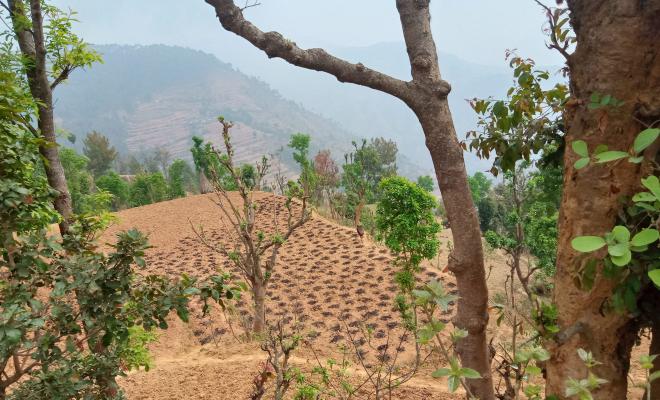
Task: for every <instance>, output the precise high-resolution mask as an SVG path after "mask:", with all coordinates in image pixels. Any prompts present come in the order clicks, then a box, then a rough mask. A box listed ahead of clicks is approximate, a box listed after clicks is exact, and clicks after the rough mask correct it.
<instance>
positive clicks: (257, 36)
mask: <svg viewBox="0 0 660 400" xmlns="http://www.w3.org/2000/svg"><path fill="white" fill-rule="evenodd" d="M205 1H206V2H207V3H208V4H209V5H211V6H212V7H214V8H215V12H216V15H217V17H218V19H219V20H220V23H221V24H222V26H223V27H224V28H225V29H226V30H228V31H230V32H233V33H235V34H236V35H238V36H241V37H242V38H244V39H246V40H247V41H249V42H250V43H252V44H253V45H254V46H255V47H257V48H259V49H261V50H262V51H264V52H265V53H266V54H267V55H268V57H269V58H274V57H277V58H281V59H283V60H285V61H286V62H288V63H290V64H293V65H296V66H298V67H302V68H306V69H311V70H314V71H321V72H325V73H328V74H330V75H333V76H334V77H336V78H337V80H338V81H340V82H348V83H354V84H356V85H361V86H367V87H370V88H372V89H375V90H379V91H381V92H385V93H389V94H391V95H392V96H395V97H398V98H399V99H401V100H403V101H404V102H408V101H410V100H412V97H413V95H414V91H413V90H412V85H411V83H409V82H405V81H402V80H399V79H396V78H393V77H391V76H389V75H386V74H383V73H381V72H378V71H375V70H372V69H370V68H367V67H365V66H364V65H363V64H361V63H357V64H352V63H350V62H348V61H345V60H342V59H340V58H337V57H335V56H333V55H331V54H329V53H328V52H326V51H325V50H323V49H319V48H314V49H307V50H304V49H301V48H300V47H298V46H297V45H296V44H295V43H294V42H292V41H290V40H287V39H285V38H284V37H283V36H282V35H281V34H280V33H278V32H263V31H261V30H260V29H259V28H257V27H256V26H255V25H253V24H252V23H251V22H250V21H248V20H246V19H245V18H244V17H243V12H242V11H243V9H241V8H240V7H237V6H236V4H234V1H233V0H205Z"/></svg>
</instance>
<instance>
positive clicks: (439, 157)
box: [396, 0, 495, 400]
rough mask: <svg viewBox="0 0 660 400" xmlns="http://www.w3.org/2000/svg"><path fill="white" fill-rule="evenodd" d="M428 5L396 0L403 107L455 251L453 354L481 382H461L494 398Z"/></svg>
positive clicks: (462, 181) (474, 248)
mask: <svg viewBox="0 0 660 400" xmlns="http://www.w3.org/2000/svg"><path fill="white" fill-rule="evenodd" d="M429 3H430V1H429V0H416V1H412V0H397V2H396V5H397V10H398V11H399V16H400V18H401V26H402V27H403V35H404V38H405V41H406V49H407V52H408V58H409V59H410V65H411V73H412V76H413V82H415V83H416V84H418V85H419V86H418V90H417V93H416V95H415V96H413V97H412V98H410V99H407V101H406V103H407V104H408V105H409V107H410V108H411V109H412V110H413V111H414V112H415V114H416V115H417V118H418V119H419V121H420V123H421V124H422V128H423V130H424V136H425V137H426V147H428V149H429V152H430V153H431V159H432V160H433V166H434V168H435V174H436V177H437V179H438V186H439V188H440V193H441V194H442V199H443V202H444V205H445V209H446V211H447V218H448V219H449V225H450V226H451V231H452V238H453V241H452V243H453V245H454V249H453V251H452V253H451V254H450V255H449V260H450V261H449V269H450V271H451V272H453V273H454V274H455V275H456V285H457V287H458V291H459V299H458V302H457V303H458V304H457V309H456V317H455V318H454V325H455V326H456V327H458V328H461V329H465V330H467V331H468V333H469V334H468V336H467V337H466V338H465V339H463V340H461V341H459V343H458V345H457V351H458V354H459V356H460V358H461V363H462V364H463V366H465V367H469V368H472V369H475V370H477V371H479V373H480V374H481V378H480V379H468V380H467V382H466V383H467V386H468V388H469V389H470V391H471V392H472V393H471V394H472V395H473V396H475V397H477V398H479V399H481V400H491V399H493V398H494V397H495V394H494V392H493V380H492V376H491V371H490V361H491V360H490V353H489V351H488V341H487V338H486V327H487V326H488V286H487V284H486V272H485V268H484V255H483V248H482V246H481V228H480V227H479V218H478V216H477V212H476V208H475V206H474V202H473V200H472V195H471V192H470V187H469V185H468V179H467V172H466V169H465V162H464V160H463V149H462V148H461V146H460V143H459V142H458V138H457V136H456V129H455V128H454V121H453V119H452V116H451V112H450V110H449V103H448V101H447V95H448V94H449V91H450V86H449V84H448V83H447V82H445V81H443V80H442V78H441V76H440V66H439V63H438V54H437V50H436V47H435V42H434V40H433V36H432V33H431V14H430V12H429Z"/></svg>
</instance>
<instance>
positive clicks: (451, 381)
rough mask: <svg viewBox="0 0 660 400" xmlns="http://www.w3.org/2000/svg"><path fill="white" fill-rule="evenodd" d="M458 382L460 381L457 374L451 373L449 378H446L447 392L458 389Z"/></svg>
mask: <svg viewBox="0 0 660 400" xmlns="http://www.w3.org/2000/svg"><path fill="white" fill-rule="evenodd" d="M460 383H461V381H460V379H459V378H458V377H457V376H454V375H451V376H450V377H449V378H447V385H448V386H449V392H450V393H454V392H455V391H456V389H458V386H459V385H460Z"/></svg>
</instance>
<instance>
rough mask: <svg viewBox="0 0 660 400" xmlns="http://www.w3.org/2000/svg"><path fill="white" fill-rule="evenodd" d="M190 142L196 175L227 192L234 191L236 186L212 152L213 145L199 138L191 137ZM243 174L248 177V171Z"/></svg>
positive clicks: (216, 154)
mask: <svg viewBox="0 0 660 400" xmlns="http://www.w3.org/2000/svg"><path fill="white" fill-rule="evenodd" d="M192 140H193V147H192V148H191V149H190V152H191V153H192V156H193V163H194V164H195V169H196V170H197V173H200V174H204V176H206V178H207V179H208V180H209V181H211V182H217V183H219V184H220V185H221V186H222V187H223V188H225V189H227V190H236V184H235V183H234V181H233V179H232V177H231V175H230V174H229V172H228V171H227V170H226V168H225V167H224V166H223V165H222V162H221V160H220V156H219V155H218V153H216V152H215V151H214V150H213V145H211V143H210V142H206V143H204V139H202V138H201V137H199V136H193V138H192ZM245 174H246V175H249V171H246V172H245ZM214 175H215V176H214Z"/></svg>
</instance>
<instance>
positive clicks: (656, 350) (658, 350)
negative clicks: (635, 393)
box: [643, 321, 660, 400]
mask: <svg viewBox="0 0 660 400" xmlns="http://www.w3.org/2000/svg"><path fill="white" fill-rule="evenodd" d="M649 354H651V355H657V357H656V358H655V360H653V369H651V371H650V373H654V372H657V371H660V325H658V322H657V321H656V323H654V324H653V326H652V327H651V345H650V346H649ZM643 398H644V400H646V399H650V400H660V379H656V380H655V381H653V382H652V383H651V397H648V393H644V397H643Z"/></svg>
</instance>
